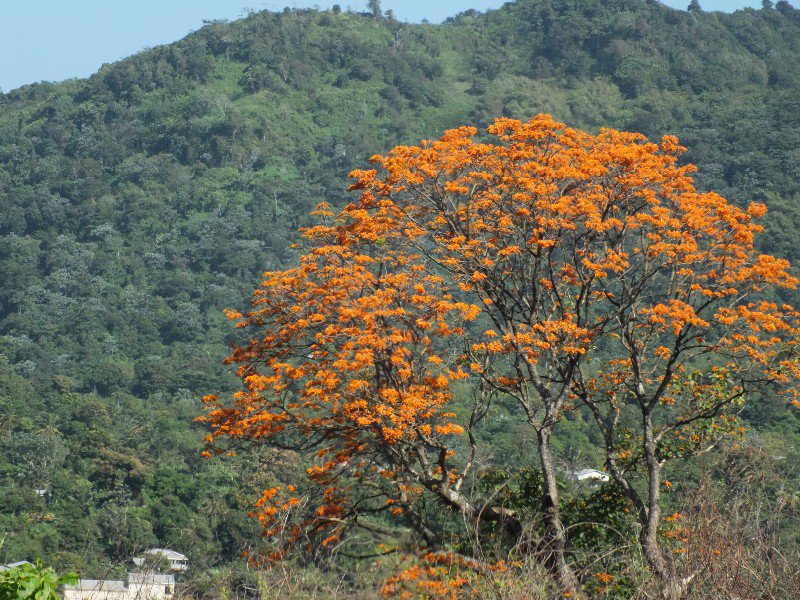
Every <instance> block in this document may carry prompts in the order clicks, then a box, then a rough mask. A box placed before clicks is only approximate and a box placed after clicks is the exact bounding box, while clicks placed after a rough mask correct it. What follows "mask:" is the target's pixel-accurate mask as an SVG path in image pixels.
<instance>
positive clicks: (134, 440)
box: [0, 0, 800, 598]
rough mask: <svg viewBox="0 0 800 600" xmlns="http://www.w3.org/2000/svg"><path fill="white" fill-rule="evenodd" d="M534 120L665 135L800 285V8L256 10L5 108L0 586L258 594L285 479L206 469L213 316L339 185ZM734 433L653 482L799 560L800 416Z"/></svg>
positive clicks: (219, 322)
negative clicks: (266, 510)
mask: <svg viewBox="0 0 800 600" xmlns="http://www.w3.org/2000/svg"><path fill="white" fill-rule="evenodd" d="M701 4H702V3H701ZM538 113H549V114H552V115H553V116H554V117H555V118H557V119H559V120H563V121H564V122H566V123H568V124H570V125H573V126H576V127H580V128H582V129H585V130H587V131H594V132H596V131H598V130H599V128H601V127H606V126H607V127H613V128H616V129H620V130H628V131H640V132H643V133H645V134H647V135H648V136H652V137H654V138H658V137H660V136H661V135H664V134H673V135H675V136H677V137H678V138H679V139H680V141H681V143H682V144H683V145H684V146H686V147H687V148H688V152H687V154H686V156H685V159H686V160H687V161H689V162H692V163H694V164H696V165H697V166H698V168H699V172H698V174H697V177H696V179H697V181H698V182H699V185H700V187H702V188H703V189H708V190H715V191H717V192H719V193H720V194H722V195H724V196H725V197H727V198H728V199H729V200H731V201H732V202H733V203H735V204H738V205H742V206H743V205H744V204H745V203H747V202H749V201H751V200H758V201H763V202H765V203H766V205H767V207H768V208H769V213H768V215H767V217H766V218H765V222H764V223H765V227H766V232H765V234H764V235H763V236H762V238H761V242H760V243H761V249H762V250H763V251H765V252H769V253H772V254H775V255H777V256H781V257H786V258H788V259H790V260H792V261H793V262H795V263H797V262H800V252H798V248H800V233H799V232H800V144H798V141H797V140H798V139H800V10H797V9H794V8H792V7H791V5H789V3H788V2H785V1H780V2H776V3H775V4H774V5H773V3H771V2H765V3H764V7H763V8H762V9H760V10H752V9H748V10H742V11H737V12H735V13H733V14H724V13H710V12H704V11H702V10H699V9H697V7H694V8H693V10H690V11H678V10H673V9H670V8H667V7H665V6H664V5H662V4H660V3H659V2H657V1H656V0H613V1H609V2H603V1H600V0H584V1H580V2H576V1H574V0H516V1H515V2H512V3H509V4H507V5H505V6H504V7H503V8H501V9H499V10H496V11H491V12H488V13H486V14H481V13H478V12H475V11H467V12H464V13H461V14H459V15H457V16H454V17H453V18H451V19H449V20H448V21H447V22H445V23H443V24H441V25H431V24H425V23H423V24H409V23H404V22H400V21H397V20H395V19H394V18H392V17H391V15H381V14H372V13H370V14H360V13H350V12H346V11H343V10H341V9H340V8H338V7H334V8H333V9H332V10H329V11H318V10H289V9H286V10H284V11H283V12H282V13H272V12H266V11H265V12H258V13H253V14H250V15H249V16H248V17H246V18H244V19H242V20H239V21H236V22H232V23H227V22H210V23H207V24H206V25H205V26H204V27H203V28H202V29H200V30H199V31H197V32H194V33H192V34H191V35H189V36H187V37H186V38H185V39H183V40H181V41H179V42H176V43H174V44H171V45H168V46H161V47H157V48H153V49H150V50H146V51H143V52H141V53H139V54H137V55H135V56H133V57H130V58H128V59H125V60H123V61H120V62H117V63H114V64H110V65H104V66H103V67H102V68H101V69H100V70H99V72H98V73H96V74H95V75H93V76H92V77H90V78H88V79H85V80H70V81H66V82H63V83H58V84H53V83H39V84H34V85H28V86H25V87H22V88H20V89H17V90H13V91H10V92H7V93H5V94H1V95H0V235H2V240H3V243H2V244H0V280H2V282H3V285H2V288H0V415H2V417H1V418H0V542H1V543H0V563H5V562H13V561H17V560H24V559H27V560H33V559H36V558H41V559H43V561H44V562H45V563H46V564H50V565H53V566H55V567H56V568H57V569H58V570H59V571H78V572H80V573H82V574H84V575H87V576H93V577H101V576H104V575H106V574H109V573H118V572H120V571H124V569H125V565H126V561H127V560H128V559H129V558H130V557H131V556H134V555H135V553H136V552H137V551H141V550H142V549H143V548H147V547H156V546H157V547H171V548H174V549H176V550H178V551H180V552H183V553H185V554H186V555H187V556H189V559H190V561H191V565H192V567H193V568H192V571H191V572H190V574H189V575H188V579H189V584H190V585H191V589H192V590H193V592H194V593H195V594H196V595H197V597H202V595H203V594H207V596H208V597H210V598H211V597H219V595H220V592H219V591H218V587H219V586H220V585H224V586H227V587H228V588H230V589H234V590H238V591H237V592H236V593H239V594H242V595H244V594H245V593H246V590H247V589H254V588H255V589H257V587H258V586H257V585H255V584H254V583H253V582H252V581H251V579H252V577H254V575H253V574H252V573H251V572H250V571H249V570H248V569H247V567H246V563H245V561H244V560H243V559H242V557H241V555H242V551H243V550H246V549H248V548H250V547H252V546H258V545H259V543H260V542H259V537H258V527H257V523H254V522H253V521H252V520H251V519H248V517H247V511H248V508H247V507H248V505H249V504H250V503H251V502H252V501H254V500H255V499H256V498H257V497H258V495H259V493H260V491H261V490H263V489H265V488H267V487H269V486H270V485H272V484H273V483H274V482H275V481H276V480H277V479H278V477H279V474H278V473H276V472H274V470H270V469H268V468H266V467H265V465H266V464H267V463H268V461H270V460H271V455H270V454H269V452H268V451H266V450H263V449H261V450H258V449H256V450H254V451H250V452H244V453H241V454H240V455H239V456H232V457H229V458H227V459H217V460H211V461H209V460H206V459H204V458H202V457H201V456H200V453H201V450H202V449H203V438H204V434H205V431H204V427H203V426H201V425H200V424H196V423H194V418H195V417H196V416H198V415H199V414H201V412H202V410H203V409H202V406H201V404H202V403H201V400H200V398H201V397H202V396H203V395H205V394H208V393H225V392H226V391H231V390H234V389H235V387H236V384H237V380H236V378H235V377H234V375H233V372H232V369H231V368H229V367H227V366H225V365H223V364H222V360H223V358H224V357H225V356H226V355H227V354H228V352H229V344H230V343H231V342H232V341H234V340H235V339H236V331H235V330H234V329H233V328H232V327H231V324H230V322H229V321H228V319H227V318H226V317H225V315H224V314H223V312H222V311H223V309H225V308H239V309H241V308H243V307H244V306H246V304H247V299H248V298H249V296H250V293H251V291H252V289H253V288H254V287H255V286H256V285H257V284H258V282H259V281H260V277H261V274H262V273H263V272H264V271H265V270H273V269H279V268H283V267H287V266H290V265H293V264H294V262H295V261H296V260H297V257H298V253H299V252H300V250H298V249H296V248H294V247H293V243H294V242H296V241H297V240H298V234H297V230H298V228H301V227H304V226H307V225H309V224H310V223H311V222H312V219H313V217H310V216H309V213H310V212H311V211H312V210H313V207H314V206H315V205H317V204H318V203H319V202H321V201H323V200H326V201H328V202H330V203H331V204H332V205H333V206H334V207H341V206H343V205H344V204H345V203H346V202H347V201H348V200H349V199H351V196H349V195H348V193H347V191H346V189H347V186H348V184H349V181H348V177H347V174H348V172H349V171H351V170H352V169H355V168H361V167H363V166H364V165H365V164H366V163H367V161H368V159H369V157H370V156H372V155H373V154H375V153H378V152H384V151H386V150H388V149H389V148H391V147H393V146H395V145H397V144H401V143H418V142H419V141H420V140H422V139H430V138H435V137H438V136H439V135H440V134H441V132H442V131H444V130H445V129H448V128H451V127H456V126H460V125H464V124H471V125H475V126H477V127H479V128H485V127H486V126H487V125H488V124H489V123H491V122H492V120H493V119H494V118H495V117H498V116H507V117H514V118H520V119H530V118H532V117H533V116H535V115H536V114H538ZM787 294H790V293H789V292H787ZM787 298H789V296H787ZM743 416H744V418H745V420H746V422H747V425H748V429H749V431H748V433H746V434H745V435H744V436H743V437H742V438H741V439H740V440H739V441H738V442H737V444H736V447H735V448H732V449H730V451H729V452H727V453H722V452H720V453H719V455H712V456H706V457H705V458H704V461H705V462H704V463H703V464H699V463H697V464H695V463H690V464H687V465H684V466H683V467H682V469H683V471H682V472H678V473H675V474H674V475H672V477H673V478H674V479H675V481H676V485H675V488H676V490H675V493H676V499H675V501H674V502H675V504H676V505H679V504H680V503H681V500H680V498H679V497H677V496H679V495H680V494H681V493H686V492H690V493H695V492H696V489H697V487H696V486H697V485H700V483H699V482H705V483H703V485H706V486H708V485H711V484H708V482H707V481H705V480H703V479H702V477H701V475H702V473H703V472H705V470H706V469H707V468H709V465H714V466H713V468H710V470H711V471H713V472H714V473H716V475H713V476H712V479H713V477H723V478H727V479H726V481H727V483H728V484H729V487H728V488H727V491H724V492H719V494H720V496H719V502H720V503H721V502H723V496H724V497H730V498H731V501H732V502H736V503H738V504H737V506H739V507H740V509H741V511H742V512H746V509H747V507H751V506H760V507H763V508H762V511H763V512H761V513H759V515H758V516H757V517H755V520H756V522H755V523H753V524H752V525H753V527H759V528H763V529H764V530H767V531H769V532H770V535H772V534H774V535H780V536H781V539H782V542H781V543H786V544H789V545H790V546H791V545H792V544H794V547H796V545H797V544H798V543H800V540H799V539H798V531H800V529H798V527H797V517H798V515H797V511H798V509H800V506H799V505H798V503H800V473H798V472H797V471H796V468H793V467H792V465H797V464H800V417H798V415H797V411H795V412H791V411H789V412H787V411H784V410H782V409H781V408H780V407H779V406H776V407H774V408H770V405H763V406H761V405H759V407H758V410H756V409H748V408H746V409H745V412H744V414H743ZM556 433H557V435H556V441H555V443H556V444H557V445H558V446H559V448H560V449H561V450H562V452H561V454H562V455H563V456H566V457H568V458H569V463H570V464H569V465H564V469H567V468H583V467H598V468H600V467H602V466H603V465H602V460H600V459H599V458H598V455H597V452H596V450H595V448H596V445H597V443H598V440H597V439H593V438H592V437H591V436H590V434H588V433H587V432H586V430H585V429H584V428H582V427H581V423H580V418H579V416H576V417H575V418H574V419H568V420H567V421H566V422H565V423H564V424H563V425H562V426H561V429H560V430H558V431H557V432H556ZM483 435H485V436H487V437H490V438H491V439H492V443H493V445H494V448H495V455H496V457H497V458H498V461H501V462H504V463H510V464H514V463H520V464H521V463H522V461H524V460H525V459H524V457H521V456H520V455H519V448H520V438H521V436H524V435H527V434H526V433H525V432H524V431H517V430H515V429H514V428H509V427H507V423H506V421H504V419H503V418H502V415H499V416H498V417H497V418H496V419H494V420H493V421H490V422H489V423H487V425H486V430H485V431H484V432H483ZM714 461H718V462H717V463H714ZM282 468H284V467H282ZM682 480H683V481H685V482H686V484H685V486H684V487H682V486H681V484H680V483H678V482H680V481H682ZM565 485H566V484H565ZM692 486H695V487H692ZM731 490H735V491H736V494H738V495H736V497H735V498H733V497H732V495H733V494H734V492H733V491H731ZM709 493H711V492H709ZM726 495H727V496H726ZM576 498H577V497H576ZM580 502H581V500H580V499H576V500H575V505H576V506H577V505H578V504H580ZM767 507H769V508H767ZM612 516H613V518H617V517H618V516H619V515H617V514H616V513H615V514H614V515H612ZM609 518H611V517H609ZM355 571H358V569H354V570H353V572H355ZM220 582H222V583H220ZM351 583H352V582H351ZM356 584H357V583H353V585H356Z"/></svg>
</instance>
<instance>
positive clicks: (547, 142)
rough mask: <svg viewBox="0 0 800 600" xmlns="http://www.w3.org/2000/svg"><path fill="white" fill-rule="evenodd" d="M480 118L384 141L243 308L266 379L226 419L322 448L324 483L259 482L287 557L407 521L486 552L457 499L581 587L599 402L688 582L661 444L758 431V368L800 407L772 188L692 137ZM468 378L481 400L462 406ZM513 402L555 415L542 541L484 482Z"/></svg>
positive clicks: (258, 369)
mask: <svg viewBox="0 0 800 600" xmlns="http://www.w3.org/2000/svg"><path fill="white" fill-rule="evenodd" d="M476 133H477V131H476V129H475V128H471V127H462V128H460V129H455V130H450V131H448V132H446V133H445V134H444V135H443V136H442V137H441V138H440V139H439V140H436V141H433V142H424V143H423V144H422V145H421V146H399V147H396V148H395V149H393V150H392V151H391V152H389V153H388V154H387V155H386V156H375V157H373V159H372V162H373V163H375V164H376V165H377V166H378V167H379V168H380V170H377V169H370V170H357V171H354V172H352V173H351V177H353V178H355V180H356V182H355V183H354V184H353V185H352V186H351V189H353V190H358V191H360V197H359V200H358V202H355V203H352V204H350V205H348V206H347V207H346V208H345V209H343V210H342V211H341V212H338V213H335V212H332V211H331V210H330V209H329V207H328V206H327V205H321V206H320V208H319V210H318V211H317V213H316V214H317V215H318V216H319V217H322V218H324V219H325V220H327V221H328V222H327V223H323V224H320V225H317V226H314V227H311V228H309V229H307V230H305V232H304V236H305V238H306V239H307V242H308V243H309V244H310V246H311V247H310V249H309V250H308V251H307V252H306V253H305V254H304V255H303V256H302V257H301V260H300V266H299V267H297V268H294V269H289V270H286V271H276V272H269V273H267V274H266V276H265V280H264V282H263V284H262V286H261V287H260V288H259V289H258V290H256V292H255V294H254V296H253V300H252V309H251V310H249V311H248V312H246V313H244V314H241V313H239V312H235V311H234V312H231V313H230V314H229V316H230V317H231V318H232V319H234V320H235V321H237V326H238V327H240V328H242V329H244V330H245V332H246V333H247V334H248V335H249V338H250V339H249V342H248V343H247V344H245V345H242V346H238V347H236V348H235V350H234V352H233V354H232V355H231V357H230V358H229V359H228V361H229V362H231V363H234V364H237V365H239V367H238V371H237V374H238V375H239V377H241V378H242V381H243V383H244V389H243V390H242V391H240V392H238V393H237V394H236V395H235V396H234V399H233V402H232V403H228V401H226V400H222V401H220V400H219V399H218V398H217V397H216V396H208V397H207V398H206V402H207V403H208V404H209V410H210V412H209V414H208V416H206V417H203V418H202V420H203V421H205V422H208V423H210V425H211V427H212V433H211V434H210V436H209V437H208V442H209V443H210V444H211V445H212V447H213V446H214V445H215V444H218V443H220V442H222V447H221V448H217V451H218V452H221V451H223V449H224V448H227V447H228V445H227V443H226V441H227V442H234V443H235V442H236V441H237V440H238V439H245V440H249V441H253V442H255V443H257V444H265V445H268V446H272V447H275V448H279V449H281V450H284V451H291V452H298V453H307V452H310V451H314V452H315V457H316V460H315V461H312V463H311V464H310V466H309V467H308V469H307V474H306V477H305V478H304V480H303V481H297V482H292V483H290V484H288V485H287V486H285V487H284V486H278V487H273V488H270V489H268V490H266V491H265V492H264V495H263V496H262V498H261V500H260V501H259V502H258V503H257V505H256V509H257V510H256V511H255V514H256V515H257V516H258V518H259V520H260V521H261V523H262V525H263V527H264V530H265V534H266V535H267V536H268V537H270V538H275V539H276V540H277V546H276V547H275V550H273V552H272V553H271V554H270V555H269V557H270V558H273V559H274V558H281V557H282V556H283V555H284V553H285V552H286V551H287V549H288V548H292V547H295V546H297V545H298V544H299V545H305V544H308V549H309V550H311V551H312V552H324V551H325V549H326V548H327V547H329V546H332V545H333V546H334V547H336V548H337V549H338V548H342V547H344V548H347V547H348V545H349V543H351V542H350V539H349V538H350V535H351V534H352V533H353V532H355V531H358V530H360V529H363V530H366V531H367V532H369V533H370V534H372V536H371V537H372V538H374V539H373V543H375V544H378V543H379V541H380V543H382V544H386V542H387V539H390V538H392V537H395V538H396V537H397V536H398V535H399V531H398V530H397V529H392V527H391V525H392V524H394V523H396V522H398V521H399V522H401V523H403V524H404V526H406V527H409V528H411V529H412V530H413V531H415V533H416V535H417V539H416V540H414V541H413V542H411V543H408V544H406V545H402V544H400V545H397V546H395V548H394V549H395V550H396V551H405V552H411V551H412V549H413V548H417V547H419V546H420V545H422V547H423V548H425V549H426V551H434V552H443V551H451V552H455V550H454V547H458V548H459V550H460V551H459V552H458V553H457V554H458V555H459V556H460V558H461V559H462V560H465V561H466V562H467V563H468V564H470V561H475V560H478V559H479V558H481V557H480V555H478V554H476V552H477V549H476V548H472V549H471V550H468V549H466V548H465V547H464V545H463V544H456V545H455V546H454V544H453V540H452V539H448V535H452V526H451V527H449V528H448V527H446V526H444V525H443V524H442V523H441V522H437V521H436V520H433V519H432V518H431V515H430V513H429V511H430V508H429V507H430V505H431V504H434V505H435V504H439V505H441V506H442V507H444V508H445V509H449V511H450V514H451V515H452V517H451V518H456V519H457V520H460V521H462V522H465V523H466V524H467V527H468V528H476V529H479V528H480V524H481V523H482V522H483V523H484V524H485V523H489V522H498V523H500V524H502V527H503V530H504V531H505V532H506V534H510V537H511V539H512V543H511V546H510V548H512V550H509V552H510V554H507V555H503V556H502V560H503V561H506V562H512V561H513V556H514V555H515V553H522V554H523V555H524V554H526V553H528V552H530V553H534V554H535V555H537V556H538V557H539V558H540V559H541V561H542V562H543V564H544V565H545V566H546V567H547V568H548V569H549V570H550V571H551V572H552V573H553V575H554V577H555V578H556V580H557V581H558V583H559V586H560V588H561V591H562V592H563V593H564V594H567V595H572V596H577V595H580V593H581V592H580V587H581V586H580V583H579V581H578V578H577V577H576V575H575V568H574V565H572V564H570V561H569V560H568V555H567V547H568V544H569V535H568V533H567V531H566V529H565V527H564V525H563V522H562V518H561V501H560V498H559V492H558V487H559V486H558V483H557V479H556V466H555V460H554V456H553V450H552V442H551V438H552V431H553V428H554V427H555V426H556V424H557V423H559V422H560V421H561V420H562V419H563V418H564V414H563V413H564V411H565V410H575V407H576V405H577V406H582V407H584V408H585V409H587V410H588V411H589V412H590V413H591V415H592V416H593V418H594V420H595V423H596V426H597V427H598V428H599V431H600V434H601V437H602V439H603V441H604V445H605V451H606V459H605V466H606V468H607V469H608V472H609V473H610V475H611V476H612V477H613V479H614V481H615V483H616V484H617V485H618V486H619V490H620V492H621V494H622V495H623V496H624V497H625V498H626V499H627V500H628V501H629V502H630V505H631V506H632V507H633V508H634V510H635V513H636V515H637V518H638V520H639V525H640V544H641V549H642V552H643V553H644V555H645V556H646V558H647V561H648V563H649V564H650V567H651V568H652V570H653V573H654V574H655V576H656V577H657V579H658V581H659V588H658V591H659V593H660V594H661V597H663V598H681V597H683V596H684V594H685V592H686V590H685V587H686V584H687V582H688V581H690V580H691V577H688V578H684V577H682V576H680V574H679V572H678V567H677V566H676V565H675V563H674V560H673V558H672V553H671V551H669V550H667V549H666V548H664V543H663V541H662V540H661V539H660V533H659V532H660V531H661V530H662V529H663V526H664V520H663V517H662V514H661V510H662V500H661V497H660V493H661V489H662V487H663V486H664V477H663V467H664V465H665V464H666V463H667V462H668V461H669V460H670V459H672V458H675V457H681V458H686V457H688V456H690V455H691V454H693V453H696V452H698V451H703V450H704V449H705V447H707V446H709V445H711V446H712V447H713V445H714V444H715V443H716V442H717V441H719V440H720V439H721V438H723V437H725V436H727V435H729V434H731V433H736V432H737V430H738V424H737V422H736V419H735V414H736V411H737V409H738V407H739V405H740V403H742V402H744V401H745V400H746V399H747V398H748V397H749V396H752V395H754V394H755V393H757V392H758V391H766V390H769V391H770V393H771V394H773V395H775V396H779V395H784V396H785V398H786V402H788V403H789V404H794V405H796V406H799V407H800V402H798V400H797V399H796V396H795V394H796V388H795V385H796V383H797V381H798V375H800V364H799V363H798V354H797V343H798V340H799V339H800V338H798V333H800V329H799V327H800V313H798V312H797V311H796V310H795V309H793V308H792V307H791V306H790V305H788V304H778V303H776V302H774V301H771V300H770V298H769V295H768V294H769V292H770V291H771V289H773V288H785V289H795V288H796V286H797V283H798V281H797V279H796V278H795V277H794V276H792V275H791V274H790V273H789V268H790V265H789V263H788V261H786V260H784V259H779V258H774V257H772V256H769V255H766V254H762V253H760V252H758V251H757V250H756V247H755V245H754V242H755V236H756V235H757V234H758V233H760V232H761V231H762V227H761V226H760V225H759V224H758V222H757V220H758V219H759V218H761V217H763V215H764V213H765V210H766V209H765V207H764V205H762V204H757V203H753V204H751V205H749V206H748V207H747V208H746V209H740V208H737V207H735V206H733V205H731V204H730V203H728V202H727V201H726V200H725V199H724V198H723V197H722V196H720V195H718V194H716V193H714V192H705V193H701V192H698V191H697V190H696V189H695V187H694V185H693V181H692V177H691V174H692V173H693V172H694V171H695V167H694V166H692V165H680V164H679V162H678V159H679V157H680V155H681V154H682V152H683V151H684V149H683V148H681V147H680V146H679V145H678V141H677V139H676V138H674V137H671V136H667V137H664V138H663V140H662V141H661V142H660V143H659V144H655V143H650V142H648V141H647V139H646V138H645V137H644V136H643V135H640V134H629V133H622V132H618V131H615V130H610V129H603V130H601V131H600V133H599V134H597V135H591V134H588V133H585V132H582V131H580V130H576V129H572V128H568V127H566V126H565V125H564V124H562V123H558V122H556V121H554V120H553V119H552V118H551V117H549V116H548V115H539V116H538V117H536V118H535V119H533V120H532V121H530V122H527V123H523V122H520V121H515V120H511V119H498V120H496V121H495V123H494V124H493V125H492V126H490V127H489V128H488V131H487V133H488V134H489V136H490V137H489V138H488V139H486V140H484V139H480V140H478V139H476V138H475V135H476ZM456 389H458V393H459V394H461V396H462V398H463V397H464V396H465V395H466V397H467V398H472V400H471V401H469V402H468V403H467V404H468V406H469V410H465V411H461V412H460V414H459V411H458V410H457V409H456V407H457V406H459V404H458V403H457V402H455V393H456V392H455V390H456ZM503 401H511V402H512V403H514V404H516V405H517V406H518V408H519V410H518V411H517V412H516V416H517V418H518V419H520V421H521V422H522V423H524V425H526V426H530V427H531V428H532V429H533V431H534V433H535V439H536V443H535V444H532V445H531V447H530V448H529V450H528V461H529V466H535V467H536V468H538V469H540V471H541V473H542V477H543V480H542V488H541V497H540V508H541V514H542V515H544V516H543V521H544V529H543V532H542V535H541V537H540V538H538V539H536V537H535V534H534V532H533V531H532V530H531V524H530V523H528V522H526V521H525V520H524V518H523V517H522V516H521V515H519V514H517V513H516V512H514V511H512V510H510V509H509V508H508V507H505V506H502V505H495V504H494V502H493V500H492V497H491V496H487V497H481V495H480V494H476V492H475V481H476V479H478V478H479V477H480V476H481V475H482V474H483V473H481V471H480V468H479V467H478V465H481V464H485V457H486V456H488V453H487V450H486V448H484V447H482V444H480V443H479V442H478V441H477V436H476V432H477V431H478V430H479V429H480V427H481V422H482V421H483V420H484V419H486V418H487V417H489V418H490V417H491V416H493V412H494V411H495V410H496V409H495V408H494V406H495V405H497V404H498V403H500V402H503ZM462 438H466V439H462ZM495 466H496V467H498V468H501V469H509V468H513V466H514V465H503V464H500V465H495ZM642 486H644V487H642ZM465 490H469V492H466V491H465ZM382 513H387V514H388V515H394V517H396V518H391V516H387V517H386V519H387V521H388V522H386V523H381V524H377V523H376V522H375V519H376V517H377V516H378V515H380V514H382ZM439 518H442V517H441V515H439ZM462 535H466V532H464V531H462ZM382 537H383V538H386V539H381V538H382ZM356 539H361V541H360V542H358V543H360V544H363V543H364V542H363V538H358V537H356Z"/></svg>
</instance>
